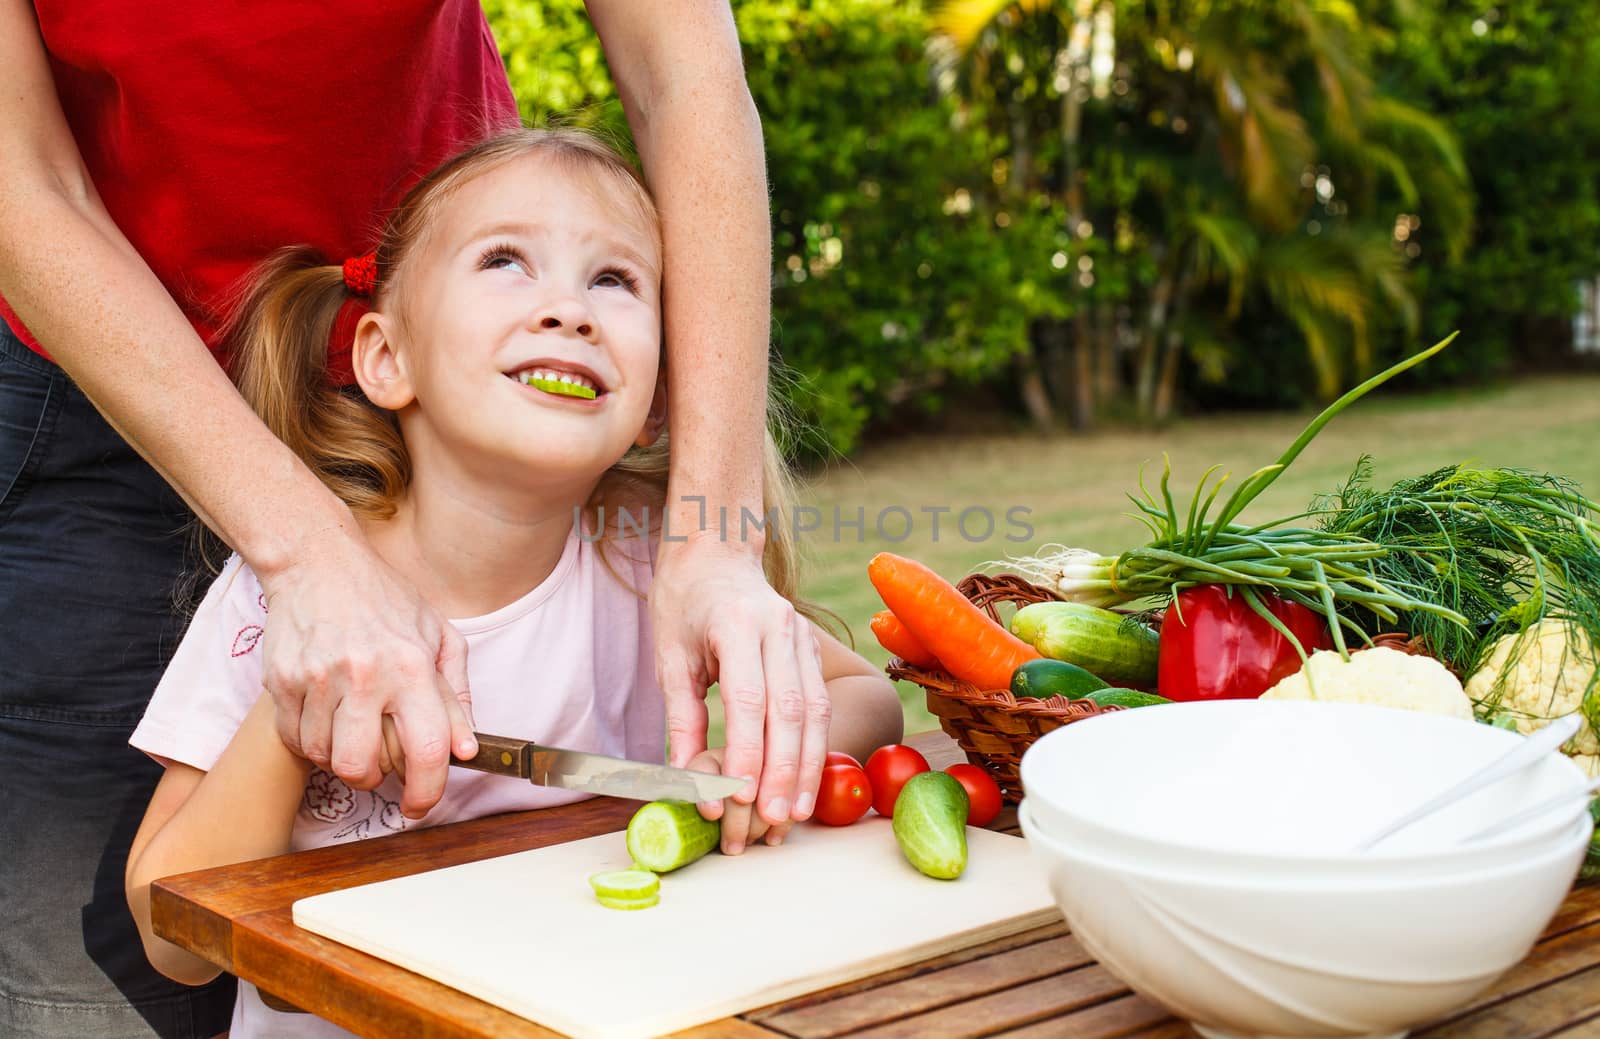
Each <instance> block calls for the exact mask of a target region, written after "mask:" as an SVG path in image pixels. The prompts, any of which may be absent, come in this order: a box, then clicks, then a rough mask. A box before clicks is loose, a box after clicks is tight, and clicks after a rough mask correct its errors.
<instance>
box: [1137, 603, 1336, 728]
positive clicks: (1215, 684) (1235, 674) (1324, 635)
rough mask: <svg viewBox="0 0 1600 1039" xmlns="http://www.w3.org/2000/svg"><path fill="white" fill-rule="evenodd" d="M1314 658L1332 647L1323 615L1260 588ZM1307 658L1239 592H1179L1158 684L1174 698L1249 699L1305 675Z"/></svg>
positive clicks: (1168, 620)
mask: <svg viewBox="0 0 1600 1039" xmlns="http://www.w3.org/2000/svg"><path fill="white" fill-rule="evenodd" d="M1256 595H1257V597H1258V598H1259V599H1260V600H1261V603H1262V605H1264V606H1265V607H1266V608H1267V609H1268V610H1269V611H1271V613H1272V615H1273V616H1275V617H1277V618H1278V620H1280V621H1282V622H1283V626H1284V627H1285V628H1288V629H1289V630H1290V631H1291V632H1293V633H1294V635H1295V637H1296V638H1297V639H1299V640H1300V645H1301V646H1302V647H1303V648H1304V649H1305V652H1306V655H1307V656H1310V655H1311V651H1312V650H1315V649H1332V648H1333V637H1332V635H1331V634H1330V633H1329V631H1328V622H1327V621H1326V620H1325V619H1324V618H1323V617H1322V615H1321V614H1319V613H1317V612H1316V611H1315V610H1311V609H1309V608H1307V607H1305V606H1302V605H1300V604H1299V603H1296V602H1289V601H1288V600H1286V599H1281V598H1279V597H1278V596H1276V595H1273V594H1272V593H1270V592H1266V591H1262V590H1259V589H1258V590H1256ZM1300 667H1301V659H1300V654H1299V653H1297V652H1296V651H1295V648H1294V646H1292V645H1291V644H1290V643H1289V640H1288V639H1286V638H1284V637H1283V635H1282V634H1280V633H1279V632H1278V630H1277V629H1276V628H1274V627H1273V626H1272V625H1271V624H1269V623H1267V620H1266V618H1264V617H1262V616H1261V615H1260V614H1258V613H1256V611H1255V610H1253V609H1251V608H1250V604H1249V603H1248V602H1246V601H1245V597H1244V596H1243V595H1242V594H1240V592H1239V591H1238V590H1237V589H1233V588H1229V587H1228V586H1227V585H1220V584H1203V585H1196V586H1195V587H1193V588H1187V589H1184V590H1183V591H1181V592H1179V593H1178V598H1177V602H1176V603H1174V604H1173V605H1172V606H1169V607H1168V608H1167V613H1166V616H1165V617H1164V618H1162V621H1161V665H1160V677H1159V679H1158V687H1159V689H1160V691H1161V695H1162V696H1165V697H1166V698H1167V699H1169V700H1248V699H1250V698H1251V697H1255V696H1260V695H1261V694H1262V693H1264V692H1266V691H1267V690H1268V689H1271V688H1272V687H1273V686H1274V685H1277V684H1278V680H1279V679H1281V678H1285V677H1287V676H1289V675H1292V674H1294V673H1295V672H1296V671H1298V670H1300Z"/></svg>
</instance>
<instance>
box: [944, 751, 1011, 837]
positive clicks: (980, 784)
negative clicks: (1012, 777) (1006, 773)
mask: <svg viewBox="0 0 1600 1039" xmlns="http://www.w3.org/2000/svg"><path fill="white" fill-rule="evenodd" d="M945 771H946V772H948V773H950V775H952V776H954V777H955V780H956V782H958V783H960V784H961V785H962V786H964V787H966V789H967V802H968V808H967V823H968V825H970V826H988V825H989V824H990V823H992V822H994V817H995V816H997V815H999V814H1000V805H1001V803H1002V800H1001V797H1000V784H999V783H996V782H995V781H994V777H993V776H991V775H989V773H987V772H985V771H984V770H983V769H981V768H979V767H978V766H977V765H973V764H970V763H968V762H962V763H961V764H959V765H951V766H950V767H949V768H947V769H945Z"/></svg>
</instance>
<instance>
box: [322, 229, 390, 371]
mask: <svg viewBox="0 0 1600 1039" xmlns="http://www.w3.org/2000/svg"><path fill="white" fill-rule="evenodd" d="M377 282H378V258H377V256H376V255H375V254H373V253H367V254H366V255H365V256H352V257H350V259H348V260H346V261H344V287H345V289H346V290H348V291H349V293H350V298H349V299H347V300H345V301H344V304H343V305H342V306H340V307H339V314H338V316H337V317H335V318H334V319H333V329H332V331H331V332H330V333H329V335H328V381H329V382H331V383H333V384H334V385H335V386H354V385H355V384H356V373H355V368H354V367H353V365H352V359H351V354H350V352H351V350H352V349H353V348H354V347H355V342H356V324H357V323H358V322H360V320H361V315H362V314H365V313H366V312H367V311H368V310H369V309H370V308H369V307H368V306H367V303H366V301H367V300H369V299H371V298H372V290H373V288H374V286H376V285H377Z"/></svg>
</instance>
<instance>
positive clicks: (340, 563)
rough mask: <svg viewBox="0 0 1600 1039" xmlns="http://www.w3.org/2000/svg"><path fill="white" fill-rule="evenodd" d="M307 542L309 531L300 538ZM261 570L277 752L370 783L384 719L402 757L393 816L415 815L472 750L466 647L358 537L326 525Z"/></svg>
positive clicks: (362, 786) (377, 775) (378, 773)
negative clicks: (312, 540) (270, 569)
mask: <svg viewBox="0 0 1600 1039" xmlns="http://www.w3.org/2000/svg"><path fill="white" fill-rule="evenodd" d="M308 540H309V539H308ZM306 548H309V551H305V550H303V551H301V552H298V553H297V554H296V560H295V562H293V563H292V564H290V565H288V566H286V567H284V568H282V569H281V570H279V571H277V572H276V573H274V574H272V575H270V576H263V577H262V579H261V580H262V587H263V588H264V589H265V592H266V603H265V605H266V607H267V623H266V632H265V634H264V636H263V642H264V645H263V649H262V652H263V653H264V655H265V660H264V670H263V674H262V684H263V685H264V686H265V687H266V690H267V692H268V693H270V694H271V695H272V698H273V701H274V703H275V704H276V705H277V717H278V734H279V735H280V736H281V737H282V738H283V742H284V744H285V745H286V746H288V748H289V749H290V750H292V751H294V752H295V753H296V754H299V755H301V756H303V757H305V758H307V759H309V760H310V761H312V762H313V763H315V764H316V765H318V766H319V767H321V768H323V769H326V770H327V771H329V772H331V773H333V774H334V775H336V776H338V777H339V778H340V779H342V780H344V781H345V782H346V783H348V784H349V785H350V786H351V787H354V788H355V789H358V790H370V789H372V788H373V787H375V786H377V785H378V784H379V783H380V782H382V780H383V767H382V765H383V760H382V759H383V758H384V757H385V756H386V755H384V754H383V743H384V738H383V720H384V718H385V717H386V716H388V717H392V718H393V719H394V722H393V724H394V727H395V729H396V730H397V734H398V738H399V742H400V746H401V750H402V753H403V755H404V762H405V766H404V781H405V793H404V795H403V796H402V798H401V801H400V810H401V812H402V813H403V814H404V815H405V816H406V817H407V818H409V819H420V818H422V817H423V816H424V815H425V814H427V812H428V810H429V809H430V808H432V807H433V806H434V804H435V803H437V802H438V800H439V797H440V795H441V794H443V793H444V783H445V776H446V773H447V772H448V768H449V764H450V756H451V753H452V749H453V751H454V753H455V755H456V756H457V757H462V758H470V757H472V756H473V755H474V754H476V753H477V741H476V740H475V739H474V738H473V735H472V730H473V725H472V713H471V712H472V699H471V694H470V691H469V689H468V687H467V644H466V641H465V640H464V639H463V638H462V637H461V634H460V633H459V632H457V631H456V630H455V628H453V627H451V626H450V623H449V622H448V621H446V620H445V619H444V618H442V617H441V616H439V614H438V613H437V612H436V611H435V610H434V609H433V607H432V606H430V605H429V604H428V603H426V602H425V601H423V599H422V598H421V596H419V595H418V594H417V591H416V589H415V588H413V587H411V585H410V583H409V582H407V581H406V580H405V579H404V578H402V577H401V576H400V575H399V574H397V573H395V572H394V571H393V570H392V569H390V567H389V566H388V565H387V564H385V563H384V562H383V561H382V560H380V559H379V558H378V557H377V555H376V554H374V553H373V552H372V550H371V549H370V548H368V547H367V546H366V544H365V543H363V542H361V541H359V540H357V538H356V537H353V536H351V535H348V534H346V533H344V532H337V533H334V532H330V533H329V534H328V535H327V536H326V537H325V538H322V539H319V541H318V544H317V545H316V546H315V547H310V546H306Z"/></svg>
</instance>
